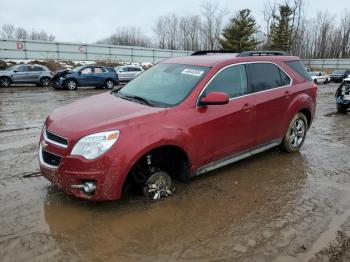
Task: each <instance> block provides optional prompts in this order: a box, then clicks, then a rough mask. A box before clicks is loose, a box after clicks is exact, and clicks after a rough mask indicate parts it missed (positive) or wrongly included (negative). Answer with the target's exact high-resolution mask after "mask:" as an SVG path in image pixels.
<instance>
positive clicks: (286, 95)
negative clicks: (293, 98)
mask: <svg viewBox="0 0 350 262" xmlns="http://www.w3.org/2000/svg"><path fill="white" fill-rule="evenodd" d="M289 97H290V92H289V91H285V92H284V98H285V99H289Z"/></svg>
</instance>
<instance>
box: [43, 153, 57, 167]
mask: <svg viewBox="0 0 350 262" xmlns="http://www.w3.org/2000/svg"><path fill="white" fill-rule="evenodd" d="M42 156H43V161H44V162H45V163H46V164H48V165H51V166H59V165H60V162H61V159H62V157H61V156H58V155H55V154H52V153H50V152H47V151H45V150H42Z"/></svg>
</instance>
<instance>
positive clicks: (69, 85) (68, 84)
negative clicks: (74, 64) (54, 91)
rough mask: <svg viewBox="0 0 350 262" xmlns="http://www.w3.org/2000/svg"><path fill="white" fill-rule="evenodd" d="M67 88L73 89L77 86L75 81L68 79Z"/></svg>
mask: <svg viewBox="0 0 350 262" xmlns="http://www.w3.org/2000/svg"><path fill="white" fill-rule="evenodd" d="M67 88H68V89H69V90H74V89H76V88H77V84H76V83H75V81H73V80H69V81H68V82H67Z"/></svg>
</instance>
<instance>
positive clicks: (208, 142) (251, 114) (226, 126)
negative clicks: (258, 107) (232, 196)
mask: <svg viewBox="0 0 350 262" xmlns="http://www.w3.org/2000/svg"><path fill="white" fill-rule="evenodd" d="M209 92H224V93H226V94H228V95H229V97H230V101H229V103H228V104H225V105H211V106H199V107H198V106H197V107H196V108H195V109H194V110H195V112H194V116H193V117H194V118H195V119H196V122H197V123H198V124H197V125H196V126H195V127H194V128H193V129H192V131H193V132H192V135H193V137H195V139H197V141H196V142H197V147H198V154H199V155H198V158H199V159H200V162H202V165H203V164H207V163H210V162H213V161H216V160H219V159H221V158H224V157H227V156H231V155H235V154H239V153H240V152H243V151H246V150H247V149H249V148H251V147H252V146H253V144H254V130H255V117H256V112H255V101H254V96H251V95H248V94H250V91H249V87H248V83H247V74H246V68H245V65H232V66H230V67H228V68H226V69H224V70H222V71H221V72H219V73H218V74H217V75H216V76H215V77H214V78H213V79H211V80H210V82H209V84H208V85H207V86H206V87H205V89H204V91H203V92H202V94H201V96H200V98H201V97H205V96H206V94H208V93H209ZM200 98H199V99H200Z"/></svg>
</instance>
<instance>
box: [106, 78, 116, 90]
mask: <svg viewBox="0 0 350 262" xmlns="http://www.w3.org/2000/svg"><path fill="white" fill-rule="evenodd" d="M113 87H114V83H113V82H112V81H111V80H108V81H107V82H106V88H107V89H112V88H113Z"/></svg>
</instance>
